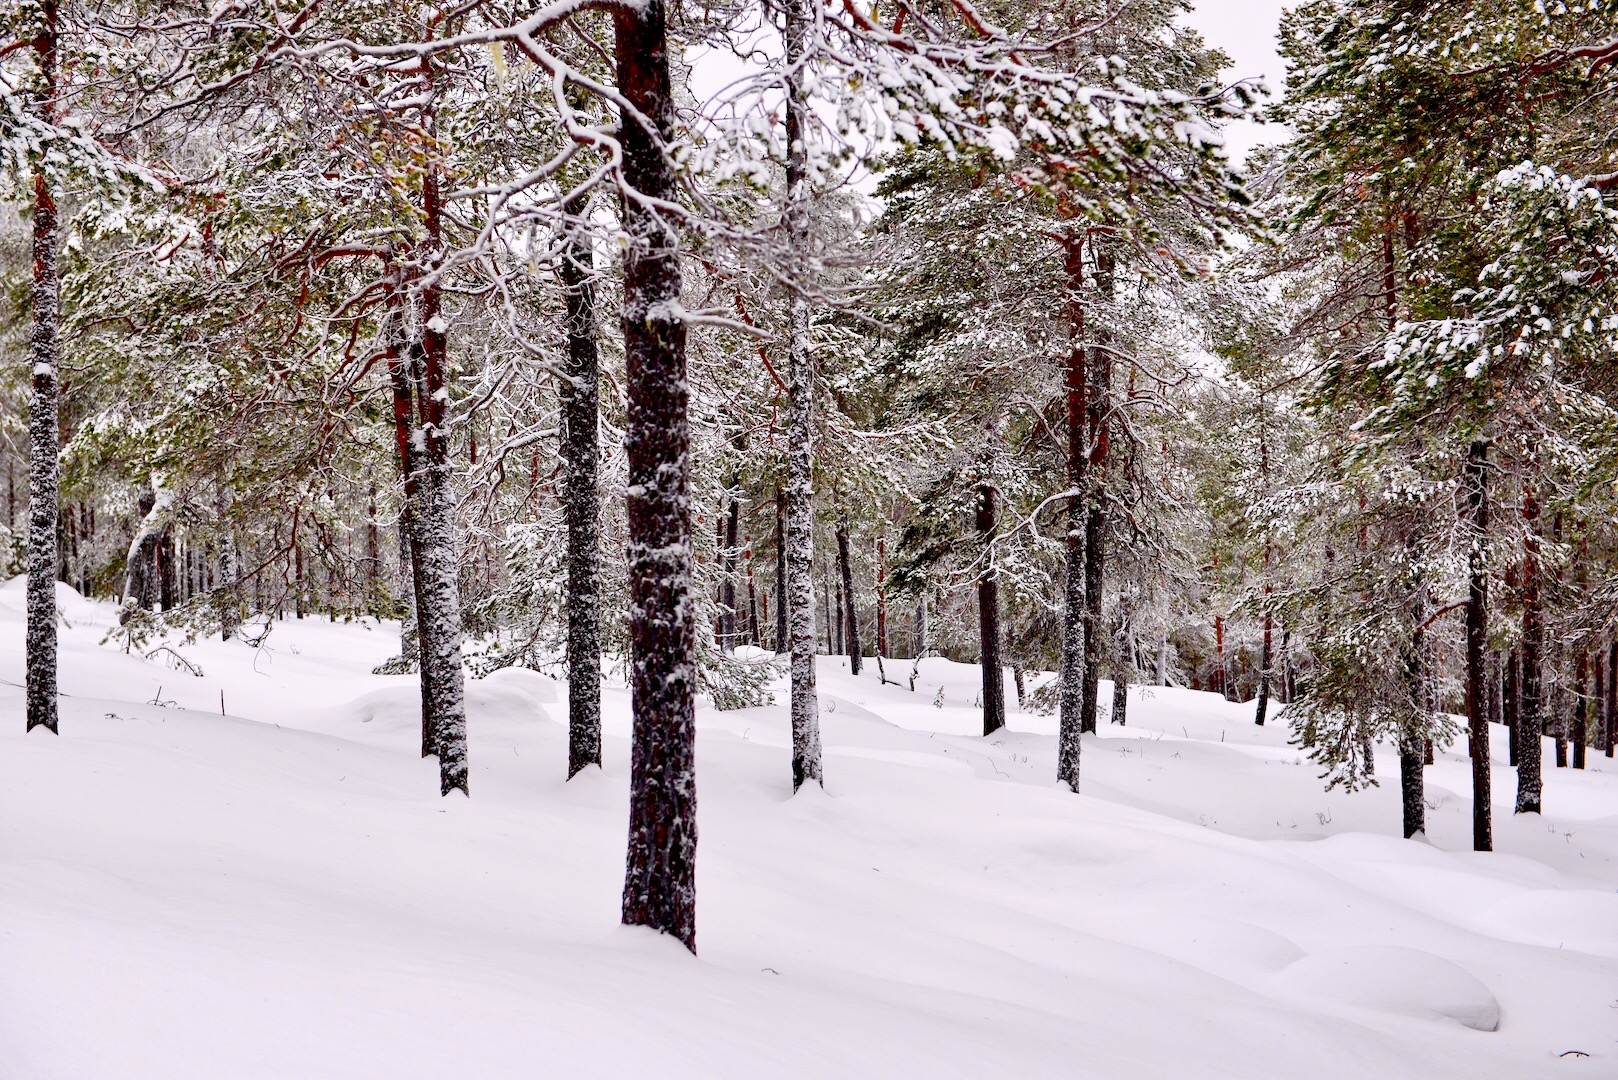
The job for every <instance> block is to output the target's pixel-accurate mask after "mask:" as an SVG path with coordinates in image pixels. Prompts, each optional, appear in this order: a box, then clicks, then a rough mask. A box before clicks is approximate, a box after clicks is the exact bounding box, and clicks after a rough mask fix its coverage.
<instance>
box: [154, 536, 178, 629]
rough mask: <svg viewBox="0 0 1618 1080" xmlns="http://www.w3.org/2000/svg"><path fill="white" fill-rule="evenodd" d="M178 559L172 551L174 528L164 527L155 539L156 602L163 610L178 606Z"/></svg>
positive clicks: (170, 609) (171, 609)
mask: <svg viewBox="0 0 1618 1080" xmlns="http://www.w3.org/2000/svg"><path fill="white" fill-rule="evenodd" d="M178 575H179V559H178V558H177V557H176V555H175V553H174V530H173V529H172V528H168V527H165V528H164V529H163V535H162V536H161V537H160V538H159V539H158V541H157V602H158V603H159V604H162V605H163V610H164V611H173V610H174V609H175V608H177V607H179V606H180V579H179V576H178Z"/></svg>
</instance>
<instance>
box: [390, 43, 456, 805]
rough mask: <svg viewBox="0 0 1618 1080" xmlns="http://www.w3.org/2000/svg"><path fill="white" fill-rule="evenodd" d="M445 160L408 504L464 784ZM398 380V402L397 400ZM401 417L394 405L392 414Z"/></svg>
mask: <svg viewBox="0 0 1618 1080" xmlns="http://www.w3.org/2000/svg"><path fill="white" fill-rule="evenodd" d="M433 65H434V62H433V61H431V60H426V61H424V62H423V70H424V82H425V85H426V91H427V100H428V104H427V106H426V107H425V108H424V109H423V122H424V125H425V127H426V129H427V132H428V135H429V136H430V135H431V133H432V131H433V128H434V123H435V120H434V112H433V110H434V106H433V104H432V95H433V93H434V92H435V91H434V89H433V87H434V82H435V70H434V66H433ZM442 173H443V165H442V163H441V162H440V161H438V160H437V159H436V158H432V157H430V158H429V160H428V163H427V168H426V169H425V171H424V172H423V175H422V222H423V225H424V227H425V233H426V237H425V243H424V244H423V246H422V248H421V249H420V250H419V251H418V252H417V261H416V267H417V271H418V273H419V274H420V275H421V276H420V277H419V278H418V279H417V280H416V281H414V282H412V283H411V285H412V287H413V290H414V292H415V294H416V295H415V299H416V302H417V306H418V310H419V312H420V318H421V324H420V327H419V330H420V336H419V338H418V339H417V340H416V341H415V342H413V343H412V344H411V346H410V348H409V349H408V350H407V351H408V353H409V357H408V360H409V362H408V363H407V364H405V365H404V368H405V371H406V373H407V375H408V377H409V383H410V385H409V386H408V389H409V390H410V391H412V393H413V397H414V422H413V424H412V425H411V431H410V439H409V442H410V444H411V445H412V446H414V447H415V448H416V450H415V453H414V455H413V456H414V460H413V462H412V464H413V465H414V467H415V469H414V473H415V475H414V479H415V484H414V491H413V492H412V493H410V494H413V496H414V497H413V499H412V500H411V501H412V507H411V513H410V533H411V537H412V539H411V554H412V557H413V560H412V561H413V563H414V569H415V574H414V577H415V591H416V620H417V628H418V632H419V634H420V648H421V664H420V667H421V682H422V753H423V756H427V755H429V754H431V755H436V756H437V758H438V775H439V791H440V793H441V794H444V795H448V794H449V793H450V792H451V791H460V792H461V793H462V794H466V793H467V792H468V790H469V788H468V775H467V764H466V700H465V684H464V681H463V679H464V676H463V673H462V670H461V633H462V625H461V595H460V568H459V560H458V557H457V542H456V535H455V490H454V475H453V468H454V467H453V464H452V461H451V457H450V444H449V426H448V412H449V363H448V357H447V343H446V340H445V330H446V329H447V327H446V325H445V322H444V317H443V286H442V284H441V283H440V282H439V280H438V279H437V278H436V277H435V276H434V275H436V274H437V273H438V271H439V270H440V268H441V263H442V259H443V254H444V235H443V203H442V198H441V193H440V184H441V182H442ZM397 393H398V388H397V387H396V388H395V410H396V411H397V409H398V405H399V402H398V398H397ZM395 422H396V423H397V414H396V421H395Z"/></svg>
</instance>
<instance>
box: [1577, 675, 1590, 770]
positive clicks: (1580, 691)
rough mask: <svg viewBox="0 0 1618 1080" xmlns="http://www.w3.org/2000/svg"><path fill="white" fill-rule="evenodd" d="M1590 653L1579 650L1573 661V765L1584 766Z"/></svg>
mask: <svg viewBox="0 0 1618 1080" xmlns="http://www.w3.org/2000/svg"><path fill="white" fill-rule="evenodd" d="M1589 679H1590V654H1589V653H1587V652H1584V651H1583V650H1582V649H1581V650H1580V651H1579V655H1578V659H1576V660H1575V661H1574V662H1573V687H1574V689H1573V767H1574V768H1575V769H1582V768H1584V737H1585V715H1586V710H1587V709H1588V706H1589V698H1588V697H1587V696H1586V694H1587V692H1588V690H1589Z"/></svg>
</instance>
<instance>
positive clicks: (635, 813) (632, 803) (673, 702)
mask: <svg viewBox="0 0 1618 1080" xmlns="http://www.w3.org/2000/svg"><path fill="white" fill-rule="evenodd" d="M665 17H666V16H665V9H664V5H663V0H646V2H645V3H643V4H636V5H633V6H625V7H620V8H616V9H614V11H613V29H614V32H615V34H614V36H615V41H616V58H617V68H618V91H619V93H620V94H622V95H623V97H624V100H625V102H627V103H628V105H629V106H630V107H632V108H633V109H635V110H636V111H637V112H638V113H639V114H640V116H641V117H644V118H646V119H647V120H649V121H650V122H651V123H652V124H653V125H655V127H656V130H654V131H648V130H646V128H645V127H644V126H643V124H642V122H641V121H640V120H638V119H635V118H632V117H626V118H625V120H624V123H623V130H622V133H621V135H620V136H619V138H620V142H621V145H622V148H623V165H622V172H623V179H624V182H625V184H626V185H627V186H628V187H629V188H630V189H631V190H633V191H634V192H636V193H638V194H639V195H640V196H642V197H644V199H646V200H648V202H656V203H663V204H666V205H673V204H674V203H676V202H677V201H678V200H679V189H678V186H677V184H676V181H675V177H674V170H673V168H672V167H671V165H670V163H669V161H668V159H667V158H666V157H665V156H664V154H663V151H662V147H663V146H664V145H666V144H667V143H669V142H671V141H672V140H673V138H674V98H673V94H672V91H671V89H670V86H669V53H668V33H667V27H666V24H665ZM648 202H643V201H642V200H641V199H639V198H626V199H625V200H624V206H623V225H624V231H625V232H626V233H627V234H628V235H629V246H628V250H627V251H626V252H625V254H624V298H623V326H624V357H625V374H626V376H627V382H628V397H629V417H628V425H627V432H626V436H625V442H626V444H627V448H628V457H629V490H630V492H631V495H630V497H629V500H628V501H629V591H630V605H631V611H632V615H631V618H630V687H631V702H632V704H631V708H632V712H633V718H634V733H633V740H632V745H631V753H630V785H629V852H628V858H627V861H626V868H625V874H624V900H623V921H624V922H625V923H626V924H628V925H634V926H650V927H652V928H653V929H655V930H658V931H661V932H663V933H666V934H671V935H673V936H674V937H675V938H677V939H679V940H680V941H681V942H683V943H684V944H685V946H686V947H687V948H688V949H690V950H691V951H693V952H695V951H696V942H697V932H696V854H697V790H696V770H695V766H696V725H695V720H694V716H693V708H694V697H693V695H694V693H695V689H696V688H695V685H694V678H695V658H696V655H695V654H696V627H695V621H694V612H693V610H692V602H691V560H692V554H691V508H690V443H691V438H690V427H689V421H688V419H687V415H686V405H687V392H688V391H687V384H686V364H685V321H684V318H683V316H682V315H681V310H682V309H681V304H680V256H679V241H678V237H677V236H676V234H675V233H674V230H673V228H672V226H671V225H670V223H669V222H668V221H667V220H666V219H665V218H664V217H663V216H662V215H661V214H659V213H657V212H656V211H655V210H654V209H653V208H652V206H650V205H648Z"/></svg>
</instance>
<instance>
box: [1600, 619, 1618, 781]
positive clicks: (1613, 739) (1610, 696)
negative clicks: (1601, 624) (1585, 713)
mask: <svg viewBox="0 0 1618 1080" xmlns="http://www.w3.org/2000/svg"><path fill="white" fill-rule="evenodd" d="M1606 701H1607V723H1606V725H1605V732H1604V733H1603V735H1602V740H1601V747H1602V753H1604V754H1605V755H1606V756H1607V757H1612V752H1613V747H1615V746H1618V637H1615V638H1613V640H1612V641H1611V642H1610V643H1608V645H1607V694H1606Z"/></svg>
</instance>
